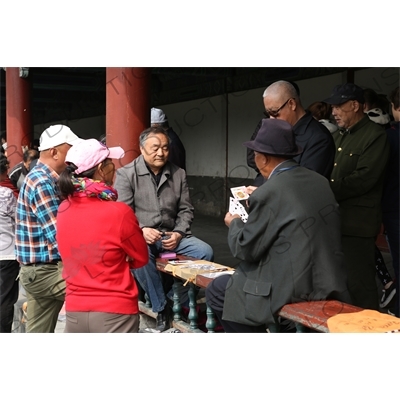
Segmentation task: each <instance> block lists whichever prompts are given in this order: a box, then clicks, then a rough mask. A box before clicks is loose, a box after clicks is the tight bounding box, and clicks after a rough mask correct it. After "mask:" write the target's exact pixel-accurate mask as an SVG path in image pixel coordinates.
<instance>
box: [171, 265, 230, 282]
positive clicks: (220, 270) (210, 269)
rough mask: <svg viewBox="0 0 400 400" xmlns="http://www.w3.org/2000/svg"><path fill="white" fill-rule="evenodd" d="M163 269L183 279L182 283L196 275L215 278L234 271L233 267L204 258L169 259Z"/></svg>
mask: <svg viewBox="0 0 400 400" xmlns="http://www.w3.org/2000/svg"><path fill="white" fill-rule="evenodd" d="M164 270H165V271H167V272H171V273H172V275H173V276H178V277H180V278H182V279H185V280H186V282H185V283H184V285H186V284H187V283H188V282H195V280H196V276H197V275H203V276H207V277H208V278H216V277H217V276H219V275H222V274H227V273H228V274H229V273H230V274H233V272H235V270H234V268H231V267H227V266H225V265H221V264H217V263H215V262H211V261H206V260H179V261H169V262H168V264H167V265H166V266H165V268H164Z"/></svg>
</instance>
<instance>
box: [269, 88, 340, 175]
mask: <svg viewBox="0 0 400 400" xmlns="http://www.w3.org/2000/svg"><path fill="white" fill-rule="evenodd" d="M263 99H264V107H265V111H266V112H267V114H268V115H269V117H270V118H275V119H281V120H284V121H286V122H289V124H290V125H292V127H293V131H294V134H295V137H296V144H297V145H299V146H301V147H302V148H303V149H304V151H303V153H302V154H299V155H298V156H297V157H295V158H294V160H295V161H297V162H298V163H299V164H300V165H301V166H302V167H306V168H308V169H311V170H313V171H316V172H318V173H320V174H321V175H323V176H325V177H326V178H327V179H330V175H331V172H332V168H333V162H334V158H335V144H334V141H333V138H332V135H331V134H330V133H329V131H328V129H326V128H325V127H324V126H323V125H322V124H321V123H319V122H318V121H316V120H315V119H314V118H313V117H312V115H311V113H310V112H309V111H306V110H305V109H304V107H303V106H302V104H301V101H300V97H299V94H298V92H297V91H296V89H295V87H294V86H293V85H292V84H291V83H290V82H286V81H277V82H274V83H272V84H271V85H270V86H268V87H267V88H266V89H265V91H264V94H263Z"/></svg>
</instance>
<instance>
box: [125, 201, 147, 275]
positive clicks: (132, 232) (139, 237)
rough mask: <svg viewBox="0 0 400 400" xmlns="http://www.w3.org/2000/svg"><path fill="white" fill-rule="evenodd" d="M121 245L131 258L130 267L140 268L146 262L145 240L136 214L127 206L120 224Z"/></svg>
mask: <svg viewBox="0 0 400 400" xmlns="http://www.w3.org/2000/svg"><path fill="white" fill-rule="evenodd" d="M121 246H122V248H123V249H124V251H125V252H126V254H127V255H128V256H129V257H130V258H131V259H132V260H131V261H130V267H131V268H140V267H143V266H144V265H146V264H147V263H148V261H149V251H148V248H147V244H146V241H145V240H144V237H143V233H142V230H141V229H140V227H139V224H138V220H137V218H136V215H135V213H134V212H133V211H132V209H131V208H129V207H127V212H126V213H125V215H124V218H123V222H122V224H121Z"/></svg>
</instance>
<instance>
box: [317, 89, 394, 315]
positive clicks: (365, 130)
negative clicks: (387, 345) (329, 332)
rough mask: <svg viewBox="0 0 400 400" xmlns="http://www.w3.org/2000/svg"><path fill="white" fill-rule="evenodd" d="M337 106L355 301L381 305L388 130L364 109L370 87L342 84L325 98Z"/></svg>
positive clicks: (338, 176)
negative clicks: (378, 249)
mask: <svg viewBox="0 0 400 400" xmlns="http://www.w3.org/2000/svg"><path fill="white" fill-rule="evenodd" d="M323 101H324V102H325V103H328V104H331V105H332V115H333V117H334V118H335V121H336V124H337V125H338V127H339V130H338V131H337V132H335V133H334V134H333V139H334V141H335V145H336V155H335V162H334V167H333V171H332V175H331V182H330V184H331V188H332V190H333V193H334V194H335V197H336V200H337V202H338V203H339V206H340V214H341V226H342V228H341V230H342V247H343V253H344V256H345V266H346V270H347V276H348V286H349V291H350V294H351V296H352V298H353V300H352V303H353V304H354V305H356V306H359V307H362V308H368V309H373V310H378V308H379V302H378V288H377V285H376V279H375V274H376V270H375V240H376V236H377V235H378V233H379V229H380V227H381V222H382V215H381V214H382V212H381V200H382V189H383V182H384V174H385V169H386V164H387V160H388V157H389V145H388V142H387V135H386V132H385V130H384V129H383V128H382V127H381V126H380V125H378V124H376V123H374V122H372V121H371V120H370V119H369V118H368V116H367V114H364V110H363V104H364V91H363V89H362V88H360V87H359V86H357V85H355V84H353V83H345V84H344V85H337V86H335V88H334V89H333V91H332V94H331V96H330V97H329V98H328V99H326V100H323Z"/></svg>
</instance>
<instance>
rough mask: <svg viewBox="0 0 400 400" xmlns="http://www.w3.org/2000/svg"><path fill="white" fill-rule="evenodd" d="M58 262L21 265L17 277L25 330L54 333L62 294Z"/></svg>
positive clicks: (63, 290) (62, 284)
mask: <svg viewBox="0 0 400 400" xmlns="http://www.w3.org/2000/svg"><path fill="white" fill-rule="evenodd" d="M62 268H63V265H62V262H59V263H58V264H57V265H55V264H34V265H29V266H25V265H21V271H20V275H19V280H20V282H21V285H22V286H23V288H24V289H25V291H26V299H27V302H28V308H27V321H26V332H27V333H54V329H55V327H56V324H57V318H58V314H59V312H60V310H61V308H62V306H63V303H64V298H65V281H64V279H63V278H62V276H61V272H62Z"/></svg>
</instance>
